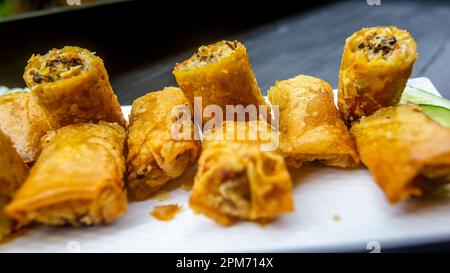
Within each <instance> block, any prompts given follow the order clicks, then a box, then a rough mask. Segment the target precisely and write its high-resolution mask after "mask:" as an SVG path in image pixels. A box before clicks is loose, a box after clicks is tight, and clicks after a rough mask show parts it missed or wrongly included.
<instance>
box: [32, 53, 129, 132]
mask: <svg viewBox="0 0 450 273" xmlns="http://www.w3.org/2000/svg"><path fill="white" fill-rule="evenodd" d="M23 77H24V80H25V82H26V84H27V85H28V87H29V88H30V89H31V91H32V93H33V95H34V96H35V97H36V98H37V100H38V102H39V104H40V105H41V106H42V107H43V108H44V109H45V110H46V111H47V112H48V113H49V114H50V116H51V117H52V118H53V120H54V121H55V122H56V124H57V125H58V126H59V127H63V126H66V125H69V124H74V123H83V122H91V121H92V122H98V121H100V120H104V121H108V122H117V123H119V124H120V125H122V126H126V121H125V119H124V118H123V116H122V110H121V109H120V104H119V102H118V100H117V97H116V95H115V94H114V91H113V90H112V88H111V84H110V83H109V77H108V74H107V72H106V69H105V66H104V64H103V61H102V59H100V58H99V57H97V56H95V55H94V54H93V53H91V52H90V51H89V50H87V49H82V48H79V47H73V46H66V47H64V48H62V49H53V50H51V51H50V52H49V53H47V54H46V55H44V56H41V55H33V56H32V57H31V58H30V60H29V61H28V65H27V67H26V68H25V73H24V76H23Z"/></svg>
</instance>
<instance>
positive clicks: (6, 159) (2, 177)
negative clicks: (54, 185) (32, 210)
mask: <svg viewBox="0 0 450 273" xmlns="http://www.w3.org/2000/svg"><path fill="white" fill-rule="evenodd" d="M27 175H28V168H27V167H26V166H25V164H24V162H23V161H22V159H21V157H20V156H19V154H18V153H17V152H16V150H15V149H14V147H13V144H12V142H11V140H10V139H9V137H8V136H6V135H5V134H3V133H2V131H1V130H0V241H2V240H3V239H4V238H5V237H7V236H8V235H10V234H11V233H12V232H13V231H14V229H15V228H16V225H15V223H14V222H13V221H11V219H9V218H8V217H6V215H5V214H4V206H5V205H6V204H7V203H8V202H9V201H11V199H12V198H13V196H14V194H15V193H16V191H17V190H18V189H19V188H20V187H21V186H22V183H23V181H25V178H26V177H27Z"/></svg>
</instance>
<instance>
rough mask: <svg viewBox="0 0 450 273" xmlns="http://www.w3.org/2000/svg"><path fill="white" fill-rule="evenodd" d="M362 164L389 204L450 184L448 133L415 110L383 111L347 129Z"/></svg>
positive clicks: (397, 109) (417, 109)
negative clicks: (354, 141) (349, 130)
mask: <svg viewBox="0 0 450 273" xmlns="http://www.w3.org/2000/svg"><path fill="white" fill-rule="evenodd" d="M351 133H352V135H353V137H354V138H355V139H356V144H357V147H358V150H359V153H360V156H361V160H362V162H363V163H364V164H365V165H366V166H367V167H368V168H369V170H370V172H371V173H372V175H373V177H374V178H375V180H376V181H377V183H378V185H379V186H380V187H381V188H382V190H383V191H384V192H385V194H386V196H387V198H388V199H389V201H390V202H392V203H395V202H398V201H402V200H405V199H408V198H410V197H412V196H421V195H423V194H424V193H425V192H427V191H429V190H432V189H434V188H435V186H437V185H440V184H444V183H449V182H450V129H448V128H445V127H443V126H441V125H440V124H439V123H437V122H435V121H433V120H432V119H430V118H428V117H427V116H426V115H425V114H424V113H423V112H422V111H421V110H420V109H419V108H418V107H416V106H412V105H401V106H397V107H387V108H383V109H381V110H379V111H377V112H376V113H375V114H373V115H371V116H369V117H365V118H363V119H361V120H360V121H359V122H358V123H355V124H354V125H353V127H352V129H351Z"/></svg>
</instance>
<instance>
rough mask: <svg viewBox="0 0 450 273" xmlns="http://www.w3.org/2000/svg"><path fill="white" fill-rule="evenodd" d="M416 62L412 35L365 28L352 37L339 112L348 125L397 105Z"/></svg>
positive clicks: (345, 56) (341, 81)
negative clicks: (384, 108) (379, 110)
mask: <svg viewBox="0 0 450 273" xmlns="http://www.w3.org/2000/svg"><path fill="white" fill-rule="evenodd" d="M416 58H417V52H416V43H415V41H414V39H413V38H412V37H411V35H410V34H409V33H408V32H407V31H405V30H401V29H398V28H396V27H372V28H365V29H362V30H360V31H358V32H356V33H354V34H353V35H352V36H350V37H349V38H348V39H347V41H346V43H345V48H344V54H343V56H342V62H341V70H340V73H339V95H338V97H339V100H338V103H339V110H340V113H341V116H342V119H344V121H345V122H346V123H347V124H348V125H351V123H353V122H355V121H357V120H358V119H360V118H361V117H363V116H367V115H370V114H372V113H374V112H375V111H377V110H378V109H380V108H383V107H386V106H394V105H397V104H398V103H399V101H400V99H401V96H402V93H403V90H404V89H405V86H406V82H407V80H408V78H409V76H410V75H411V72H412V69H413V65H414V62H415V60H416Z"/></svg>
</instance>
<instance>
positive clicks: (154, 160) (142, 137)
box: [127, 87, 201, 200]
mask: <svg viewBox="0 0 450 273" xmlns="http://www.w3.org/2000/svg"><path fill="white" fill-rule="evenodd" d="M180 106H186V107H188V108H189V111H191V113H192V108H191V106H190V103H189V101H188V100H187V99H186V97H185V96H184V95H183V92H182V91H181V90H180V89H179V88H175V87H167V88H164V89H163V90H162V91H158V92H151V93H148V94H147V95H145V96H143V97H141V98H139V99H137V100H135V101H134V102H133V106H132V110H131V115H130V128H129V131H128V138H127V144H128V151H129V152H128V159H127V164H128V190H129V194H130V196H131V198H132V199H135V200H144V199H147V198H149V197H150V195H151V194H152V193H154V192H155V191H157V190H158V189H159V188H160V187H162V186H163V185H164V184H165V183H166V182H167V181H169V180H171V179H173V178H176V177H178V176H180V175H181V174H182V173H183V172H184V171H185V169H186V168H187V166H189V165H192V164H195V162H196V160H197V158H198V155H199V154H200V150H201V143H200V141H198V140H193V133H194V124H193V122H192V120H191V118H189V120H186V123H187V124H186V125H188V126H190V128H191V131H190V133H189V135H190V137H191V139H192V140H182V139H180V140H176V139H174V137H173V134H172V130H171V126H172V125H173V124H174V121H176V119H175V120H174V117H173V116H172V114H171V113H172V110H173V109H175V108H176V107H180Z"/></svg>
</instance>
